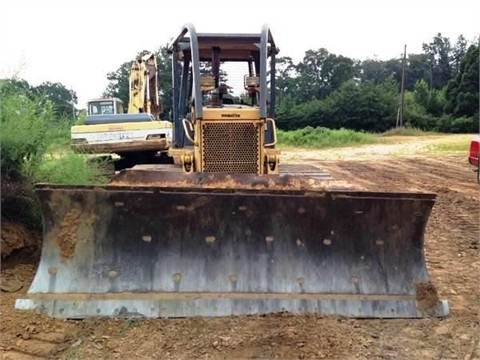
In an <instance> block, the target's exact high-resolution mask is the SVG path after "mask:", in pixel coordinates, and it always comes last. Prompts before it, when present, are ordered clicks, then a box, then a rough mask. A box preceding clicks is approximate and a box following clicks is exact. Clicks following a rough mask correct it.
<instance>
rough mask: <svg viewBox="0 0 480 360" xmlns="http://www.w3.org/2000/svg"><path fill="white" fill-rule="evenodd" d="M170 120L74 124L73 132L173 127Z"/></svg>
mask: <svg viewBox="0 0 480 360" xmlns="http://www.w3.org/2000/svg"><path fill="white" fill-rule="evenodd" d="M171 128H172V123H171V122H170V121H163V120H161V121H144V122H126V123H112V124H96V125H75V126H72V129H71V132H72V134H81V133H96V132H110V131H134V130H155V129H171Z"/></svg>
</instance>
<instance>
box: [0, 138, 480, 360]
mask: <svg viewBox="0 0 480 360" xmlns="http://www.w3.org/2000/svg"><path fill="white" fill-rule="evenodd" d="M457 140H458V138H456V137H455V136H448V137H447V136H443V137H438V136H432V137H429V138H428V139H425V138H424V137H422V138H406V137H402V138H398V139H393V140H392V141H390V142H389V144H379V145H378V144H377V145H367V146H362V147H356V148H351V149H339V150H328V151H314V150H288V149H287V150H285V151H284V152H283V156H282V159H283V160H282V161H283V163H299V162H302V163H313V164H317V165H319V166H322V167H324V168H326V169H327V170H328V171H329V172H330V173H331V174H332V175H333V176H334V177H335V178H337V179H344V180H345V179H346V180H348V181H350V182H352V183H355V184H358V185H360V186H362V187H364V188H367V189H372V190H376V191H383V190H385V191H407V190H408V191H410V190H415V191H425V192H434V193H436V194H437V196H438V197H437V201H436V203H435V206H434V208H433V211H432V214H431V216H430V219H429V221H428V225H427V230H426V237H425V253H426V259H427V266H428V270H429V274H430V277H431V279H432V281H433V283H434V284H435V285H436V287H437V290H438V294H439V297H440V298H441V299H448V301H449V304H450V308H451V315H450V316H449V317H446V318H443V319H437V318H429V319H419V320H417V319H399V320H380V319H375V320H358V319H347V318H341V317H320V316H315V315H308V316H294V315H289V314H278V315H268V316H247V317H225V318H188V319H153V320H118V319H108V320H106V319H98V318H97V319H88V320H76V321H73V320H54V319H51V318H48V317H46V316H42V315H38V314H32V313H27V312H21V311H17V310H15V309H14V301H15V299H16V298H18V297H21V295H22V294H24V293H25V292H26V291H27V290H28V286H29V283H30V281H31V280H32V278H33V276H34V273H35V269H36V263H37V261H38V254H33V255H32V254H30V255H29V256H25V255H21V254H20V255H19V253H16V252H15V251H14V252H12V255H11V256H9V257H7V258H6V259H5V260H4V261H3V263H2V269H1V280H2V282H1V285H2V292H1V306H0V316H1V323H0V334H1V335H0V354H1V355H2V357H3V358H4V359H35V358H51V359H130V358H137V359H160V358H162V359H271V358H278V359H304V358H305V359H321V358H326V359H462V360H469V359H480V347H479V338H480V335H479V334H480V318H479V310H480V281H479V279H480V257H479V237H480V225H479V220H480V196H479V195H480V186H479V185H478V184H477V183H476V180H475V175H474V173H473V172H472V169H471V167H470V166H469V164H468V163H467V158H466V156H467V155H466V153H467V150H465V152H450V153H449V152H441V153H431V152H427V151H426V149H427V148H428V147H429V146H431V145H432V144H435V143H445V142H449V141H457ZM2 226H3V225H2ZM12 231H13V230H10V233H12ZM21 231H23V230H21ZM12 236H13V235H12ZM27 354H30V355H27ZM33 355H35V356H33Z"/></svg>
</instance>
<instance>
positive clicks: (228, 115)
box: [221, 114, 240, 118]
mask: <svg viewBox="0 0 480 360" xmlns="http://www.w3.org/2000/svg"><path fill="white" fill-rule="evenodd" d="M221 117H222V118H239V117H240V114H222V115H221Z"/></svg>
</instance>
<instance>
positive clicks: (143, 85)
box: [128, 53, 162, 119]
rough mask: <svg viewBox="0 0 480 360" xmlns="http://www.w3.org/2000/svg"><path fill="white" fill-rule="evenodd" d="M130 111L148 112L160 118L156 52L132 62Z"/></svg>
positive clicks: (133, 112)
mask: <svg viewBox="0 0 480 360" xmlns="http://www.w3.org/2000/svg"><path fill="white" fill-rule="evenodd" d="M128 112H129V113H131V114H136V113H142V112H147V113H150V114H152V115H153V116H154V117H155V119H158V118H159V116H160V113H161V112H162V105H161V102H160V99H159V97H158V67H157V59H156V58H155V54H153V53H150V54H147V55H144V56H142V57H140V58H138V59H137V60H135V61H134V62H133V63H132V68H131V70H130V77H129V103H128Z"/></svg>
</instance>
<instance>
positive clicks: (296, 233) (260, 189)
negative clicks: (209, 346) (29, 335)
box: [16, 24, 449, 318]
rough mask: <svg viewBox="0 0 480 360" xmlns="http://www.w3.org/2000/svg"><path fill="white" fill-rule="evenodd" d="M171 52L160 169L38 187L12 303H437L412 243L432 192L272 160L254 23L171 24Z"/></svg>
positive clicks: (48, 306) (116, 309) (233, 306)
mask: <svg viewBox="0 0 480 360" xmlns="http://www.w3.org/2000/svg"><path fill="white" fill-rule="evenodd" d="M170 51H171V56H172V67H173V71H172V74H173V75H172V76H173V104H174V108H173V123H174V132H173V146H172V147H171V149H170V150H169V152H170V156H171V157H172V158H174V159H175V164H140V165H136V166H134V167H132V168H128V169H124V170H122V171H120V172H119V173H118V174H117V175H115V177H114V178H113V179H112V181H111V182H110V183H109V184H108V185H106V186H66V185H51V184H38V185H37V187H36V192H37V194H38V197H39V199H40V202H41V205H42V212H43V217H44V231H43V248H42V256H41V260H40V264H39V267H38V270H37V273H36V276H35V279H34V280H33V283H32V285H31V287H30V289H29V291H28V293H27V294H26V296H25V297H24V298H22V299H18V300H17V302H16V307H17V308H18V309H27V310H37V311H41V312H43V313H46V314H49V315H51V316H53V317H59V318H85V317H91V316H105V317H186V316H229V315H246V314H267V313H275V312H291V313H297V314H305V313H316V314H323V315H340V316H349V317H360V318H371V317H374V318H418V317H426V316H438V317H440V316H446V315H447V314H448V313H449V308H448V302H447V301H445V300H439V299H438V296H437V294H436V291H435V287H434V286H433V285H432V283H431V282H430V280H429V276H428V273H427V268H426V265H425V258H424V252H423V240H424V231H425V226H426V222H427V219H428V217H429V214H430V211H431V209H432V207H433V205H434V202H435V194H430V193H416V192H395V191H392V192H375V191H366V190H359V189H356V188H355V187H354V186H351V185H349V184H346V183H344V182H341V181H336V180H335V179H332V178H331V176H330V175H329V174H327V173H325V172H324V171H322V170H321V169H319V168H317V167H315V166H311V165H305V164H303V165H302V164H280V163H279V158H280V154H279V153H278V150H277V149H276V148H275V142H276V135H275V120H274V111H275V58H276V55H277V53H278V48H277V46H276V44H275V42H274V39H273V37H272V34H271V31H270V29H269V27H268V26H266V25H264V26H263V27H262V29H261V32H259V33H253V34H250V33H246V34H223V33H213V34H212V33H197V32H196V31H195V28H194V26H193V25H191V24H186V25H185V26H184V27H182V29H181V31H180V34H179V35H178V36H177V37H176V38H175V39H174V40H173V42H172V44H171V46H170ZM235 69H239V70H238V71H236V70H235ZM238 74H240V75H238ZM227 79H228V81H227ZM235 79H240V81H239V82H235V81H234V80H235ZM227 82H228V84H227ZM235 89H237V90H240V92H241V95H240V96H237V97H235V96H232V92H233V93H234V91H235Z"/></svg>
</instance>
